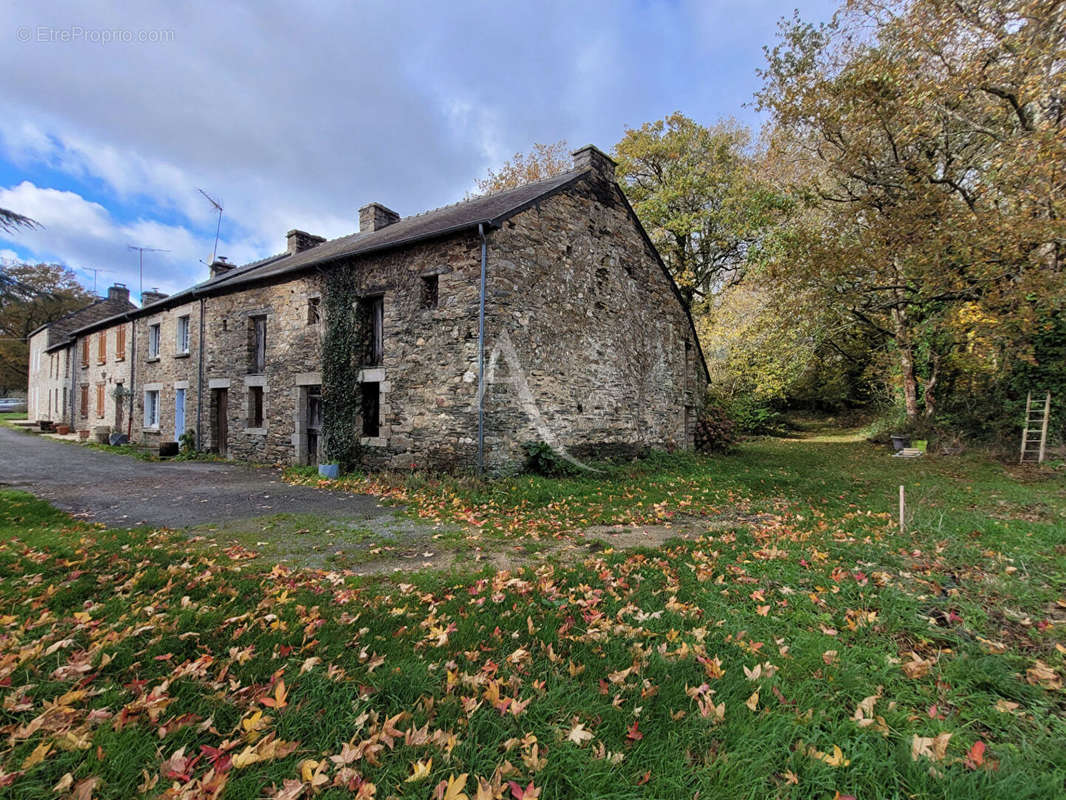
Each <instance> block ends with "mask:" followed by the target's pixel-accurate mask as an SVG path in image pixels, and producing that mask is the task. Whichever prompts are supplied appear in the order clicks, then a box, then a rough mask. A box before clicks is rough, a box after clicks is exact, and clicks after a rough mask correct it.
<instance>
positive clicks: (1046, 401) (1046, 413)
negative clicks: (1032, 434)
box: [1037, 392, 1051, 464]
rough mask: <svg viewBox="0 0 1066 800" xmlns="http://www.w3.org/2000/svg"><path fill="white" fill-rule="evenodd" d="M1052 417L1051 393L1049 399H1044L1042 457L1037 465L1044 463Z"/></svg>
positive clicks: (1038, 459)
mask: <svg viewBox="0 0 1066 800" xmlns="http://www.w3.org/2000/svg"><path fill="white" fill-rule="evenodd" d="M1050 416H1051V392H1048V393H1047V397H1045V398H1044V424H1043V425H1041V426H1040V456H1039V458H1037V463H1039V464H1043V463H1044V454H1045V452H1046V451H1047V424H1048V417H1050Z"/></svg>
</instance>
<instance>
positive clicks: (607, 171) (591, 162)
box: [572, 144, 615, 182]
mask: <svg viewBox="0 0 1066 800" xmlns="http://www.w3.org/2000/svg"><path fill="white" fill-rule="evenodd" d="M572 155H573V157H574V169H586V168H589V167H591V168H592V170H593V171H594V172H595V173H596V174H597V176H599V177H600V178H603V179H604V180H607V181H612V182H613V181H614V167H615V162H614V159H613V158H611V157H610V156H609V155H607V154H606V153H605V152H603V151H602V150H600V148H598V147H596V146H595V145H591V144H587V145H585V146H584V147H582V148H581V149H580V150H575V151H574V152H573V153H572Z"/></svg>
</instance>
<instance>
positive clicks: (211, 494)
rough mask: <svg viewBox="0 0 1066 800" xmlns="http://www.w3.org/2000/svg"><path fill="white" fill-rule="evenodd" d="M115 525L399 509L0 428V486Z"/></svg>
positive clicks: (209, 466) (239, 469)
mask: <svg viewBox="0 0 1066 800" xmlns="http://www.w3.org/2000/svg"><path fill="white" fill-rule="evenodd" d="M5 486H6V487H11V488H17V489H22V490H24V491H27V492H30V493H32V494H34V495H36V496H37V497H40V498H42V499H44V500H47V501H49V502H50V503H52V504H53V505H55V506H56V507H57V508H60V509H62V510H64V511H68V512H70V513H71V514H75V515H77V516H79V517H83V518H85V519H90V520H94V521H96V522H103V523H106V524H108V525H112V526H121V527H131V526H136V525H153V526H159V527H163V526H165V527H168V528H185V527H189V526H192V525H202V524H204V523H209V522H223V521H226V520H232V519H242V518H246V517H261V516H265V515H269V514H278V513H286V514H328V515H331V516H334V517H344V518H352V519H364V520H372V519H376V518H378V517H386V516H392V515H393V514H394V513H395V511H394V510H393V509H388V508H385V507H384V506H381V505H379V504H378V502H377V501H376V500H375V499H374V498H373V497H369V496H366V495H352V494H347V493H342V492H330V491H326V490H323V489H313V488H311V487H308V486H290V485H289V484H287V483H285V482H283V481H282V480H281V473H280V472H279V471H278V470H275V469H270V468H267V467H250V466H247V465H244V464H222V463H210V462H189V461H179V462H165V461H163V462H154V461H140V460H138V459H135V458H131V457H130V456H126V455H120V454H116V453H107V452H104V451H101V450H95V449H93V448H89V447H81V446H79V445H76V444H71V443H67V442H57V441H54V440H51V439H45V438H43V437H41V436H38V435H34V434H29V433H24V432H22V431H16V430H13V429H11V428H8V427H6V426H0V487H5Z"/></svg>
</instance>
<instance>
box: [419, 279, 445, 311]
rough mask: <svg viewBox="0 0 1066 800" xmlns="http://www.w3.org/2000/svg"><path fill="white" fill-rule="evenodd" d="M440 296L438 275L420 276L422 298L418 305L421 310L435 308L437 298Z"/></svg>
mask: <svg viewBox="0 0 1066 800" xmlns="http://www.w3.org/2000/svg"><path fill="white" fill-rule="evenodd" d="M439 294H440V276H439V275H423V276H422V297H421V302H420V303H419V305H420V306H421V307H422V308H436V307H437V298H438V297H439Z"/></svg>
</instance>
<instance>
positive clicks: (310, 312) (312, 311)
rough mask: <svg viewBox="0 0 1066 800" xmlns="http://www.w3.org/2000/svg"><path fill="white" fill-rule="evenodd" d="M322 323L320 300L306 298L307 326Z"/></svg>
mask: <svg viewBox="0 0 1066 800" xmlns="http://www.w3.org/2000/svg"><path fill="white" fill-rule="evenodd" d="M321 321H322V298H320V297H308V298H307V324H308V325H317V324H318V323H320V322H321Z"/></svg>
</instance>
